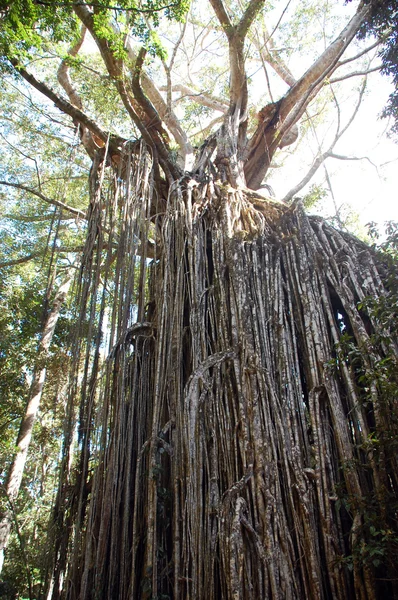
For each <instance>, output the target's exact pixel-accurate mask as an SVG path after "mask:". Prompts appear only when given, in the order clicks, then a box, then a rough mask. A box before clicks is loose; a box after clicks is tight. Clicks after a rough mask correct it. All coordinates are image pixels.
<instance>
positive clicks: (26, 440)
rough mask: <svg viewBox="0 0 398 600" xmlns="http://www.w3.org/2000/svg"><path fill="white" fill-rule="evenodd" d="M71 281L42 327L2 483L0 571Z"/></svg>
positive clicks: (66, 281) (65, 284)
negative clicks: (49, 357)
mask: <svg viewBox="0 0 398 600" xmlns="http://www.w3.org/2000/svg"><path fill="white" fill-rule="evenodd" d="M71 282H72V274H71V273H68V275H67V276H66V278H65V279H64V281H63V282H62V283H61V285H60V286H59V288H58V290H57V293H56V295H55V298H54V302H53V306H52V309H51V311H50V312H49V314H48V316H47V318H46V321H45V324H44V327H43V333H42V338H41V341H40V344H39V349H38V357H37V361H36V366H35V369H34V375H33V381H32V385H31V387H30V392H29V399H28V403H27V406H26V411H25V414H24V416H23V418H22V422H21V427H20V430H19V434H18V438H17V443H16V452H15V455H14V458H13V461H12V463H11V465H10V469H9V472H8V476H7V481H6V485H5V495H6V499H7V500H6V501H7V504H8V505H9V506H8V508H6V509H5V511H4V512H3V514H2V515H1V521H0V573H1V571H2V568H3V563H4V552H5V550H6V548H7V544H8V539H9V536H10V532H11V526H12V520H13V510H12V508H13V504H14V502H15V500H16V499H17V497H18V493H19V489H20V487H21V481H22V476H23V472H24V468H25V463H26V457H27V454H28V450H29V445H30V442H31V439H32V431H33V426H34V424H35V421H36V417H37V413H38V410H39V406H40V400H41V395H42V392H43V387H44V383H45V381H46V367H45V366H44V365H45V362H46V355H47V352H48V349H49V347H50V344H51V340H52V338H53V335H54V330H55V326H56V324H57V321H58V318H59V315H60V311H61V308H62V305H63V303H64V302H65V299H66V296H67V294H68V291H69V288H70V285H71Z"/></svg>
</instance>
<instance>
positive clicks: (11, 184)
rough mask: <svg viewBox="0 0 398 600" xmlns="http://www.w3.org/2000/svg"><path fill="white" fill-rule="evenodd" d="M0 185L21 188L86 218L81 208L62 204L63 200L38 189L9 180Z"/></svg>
mask: <svg viewBox="0 0 398 600" xmlns="http://www.w3.org/2000/svg"><path fill="white" fill-rule="evenodd" d="M0 185H6V186H8V187H13V188H16V189H18V190H23V191H24V192H28V193H29V194H33V195H34V196H37V197H38V198H40V200H43V201H44V202H47V204H52V205H53V206H58V207H59V208H62V210H66V211H67V212H69V213H71V214H72V215H74V216H75V217H79V218H81V219H86V218H87V216H86V213H85V212H83V211H82V210H79V209H78V208H73V207H72V206H68V205H67V204H64V202H61V201H60V200H55V199H54V198H48V196H45V195H44V194H42V193H41V192H39V191H38V190H35V189H33V188H31V187H28V186H27V185H23V184H22V183H13V182H11V181H0Z"/></svg>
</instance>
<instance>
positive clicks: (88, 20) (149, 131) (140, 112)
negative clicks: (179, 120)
mask: <svg viewBox="0 0 398 600" xmlns="http://www.w3.org/2000/svg"><path fill="white" fill-rule="evenodd" d="M73 7H74V11H75V13H76V15H77V16H78V18H79V19H80V20H81V21H82V23H83V24H84V25H85V26H86V27H87V29H88V30H89V32H90V33H91V35H92V36H93V38H94V41H95V42H96V44H97V46H98V49H99V51H100V53H101V56H102V59H103V61H104V64H105V66H106V68H107V71H108V73H109V75H110V77H111V79H112V80H113V82H114V84H115V87H116V89H117V91H118V93H119V96H120V98H121V100H122V102H123V104H124V106H125V108H126V110H127V112H128V114H129V116H130V118H131V120H132V121H133V123H134V124H135V125H136V127H137V128H138V130H139V131H140V133H141V135H142V137H143V139H144V140H145V142H146V143H147V144H148V145H149V146H150V147H151V148H152V151H153V154H154V156H155V158H156V159H157V160H158V161H159V163H160V164H161V166H162V168H163V170H164V173H165V175H166V177H167V179H168V180H170V181H171V180H172V179H173V178H174V179H175V178H177V177H178V176H179V174H180V173H179V169H178V168H177V166H176V165H174V164H172V163H171V161H170V158H169V149H168V147H167V138H168V136H167V133H166V131H165V130H164V129H163V126H162V122H161V120H160V118H159V115H158V114H157V113H156V109H155V108H154V107H153V106H152V105H151V103H150V102H149V100H148V99H147V98H146V97H145V94H144V93H143V91H142V90H141V85H140V77H141V74H142V62H143V57H142V56H141V57H137V61H138V63H137V65H136V68H135V70H134V74H133V81H132V84H131V85H128V83H127V80H126V76H125V73H124V64H123V61H122V59H120V58H118V57H115V55H114V52H113V51H112V49H111V47H110V45H109V42H108V41H107V40H106V39H105V38H104V37H100V36H99V35H98V34H97V32H96V29H95V25H94V18H93V13H92V12H91V11H90V10H88V8H87V6H83V5H81V3H79V2H75V3H74V4H73ZM132 86H134V91H133V89H132ZM157 160H155V164H154V168H155V170H157V167H156V163H157ZM156 176H157V178H159V174H157V175H156Z"/></svg>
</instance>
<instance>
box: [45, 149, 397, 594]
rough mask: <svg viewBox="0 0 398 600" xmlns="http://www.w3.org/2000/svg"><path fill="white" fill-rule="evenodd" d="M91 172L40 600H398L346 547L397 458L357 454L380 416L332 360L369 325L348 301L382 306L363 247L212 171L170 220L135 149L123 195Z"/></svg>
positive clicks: (182, 188)
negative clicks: (345, 339) (151, 235)
mask: <svg viewBox="0 0 398 600" xmlns="http://www.w3.org/2000/svg"><path fill="white" fill-rule="evenodd" d="M97 166H98V169H97V170H96V169H93V173H92V199H91V209H90V214H91V217H90V221H89V230H88V242H87V246H86V251H85V255H84V260H83V264H82V271H81V286H80V308H79V314H78V319H77V334H76V340H75V347H74V350H73V351H74V357H75V373H74V374H73V375H72V381H71V390H70V407H69V414H70V422H69V424H68V425H67V429H66V437H65V439H66V443H65V448H64V460H63V467H62V469H61V481H60V487H59V496H58V500H57V503H56V507H55V511H54V527H53V528H52V531H53V532H54V539H53V542H52V543H53V544H54V552H53V557H54V564H53V565H52V569H51V572H52V579H51V582H50V584H49V591H48V597H50V598H52V599H53V600H55V599H58V598H67V599H68V600H74V599H77V598H79V599H81V600H94V598H95V599H101V598H103V599H109V598H113V599H120V600H121V599H123V600H125V599H128V598H129V599H131V600H134V599H136V598H142V599H148V600H149V599H150V598H164V599H166V598H175V599H181V600H182V599H188V598H191V599H202V598H203V599H205V598H206V599H211V600H216V599H221V598H222V599H228V600H229V599H231V600H232V599H253V600H258V599H259V598H264V599H265V598H269V599H273V600H275V599H277V598H278V599H285V598H286V599H287V598H289V599H297V600H302V599H303V598H311V599H312V598H313V599H341V600H343V599H344V600H346V599H347V598H356V599H358V600H373V599H375V598H378V597H382V596H383V595H384V596H386V595H388V594H390V597H394V596H393V594H394V590H395V594H396V593H397V591H396V588H395V587H394V586H395V584H394V582H391V581H386V580H387V579H389V578H390V576H389V574H388V573H386V571H383V566H382V567H379V568H375V567H373V566H371V565H369V564H367V563H365V562H363V561H362V562H361V561H360V560H359V559H358V554H356V549H358V548H361V544H363V542H364V535H365V534H364V531H365V518H366V515H365V510H364V505H363V503H361V499H364V498H366V496H367V495H368V494H369V493H370V492H371V491H372V490H374V489H377V486H378V485H379V484H380V481H381V480H382V481H383V482H384V484H383V485H385V486H387V487H388V490H389V492H391V493H394V490H395V491H396V490H397V483H398V482H397V468H396V461H395V462H394V460H391V461H388V462H387V461H384V462H383V460H377V461H376V460H374V457H373V458H372V456H371V454H369V453H366V452H363V451H362V450H361V448H363V447H364V444H365V442H366V440H367V439H368V437H369V434H370V433H371V432H374V431H375V429H376V430H377V427H380V428H381V427H382V423H381V421H380V419H384V418H385V415H384V417H383V411H382V410H381V409H380V405H379V404H378V395H377V390H375V394H374V396H373V402H372V403H371V404H369V403H366V404H365V403H364V402H363V401H362V396H361V394H362V392H361V388H360V385H359V383H358V373H356V372H355V370H354V369H352V368H350V367H349V365H348V363H345V362H344V361H342V362H341V364H340V365H339V368H338V369H335V368H332V366H331V362H330V361H332V362H333V361H334V362H336V350H335V344H336V343H337V342H338V341H339V339H340V337H341V334H342V329H344V328H345V330H346V331H349V332H350V334H351V335H352V339H353V340H354V344H355V345H356V346H357V347H358V348H367V347H368V341H369V332H370V331H377V327H378V325H377V323H372V322H371V321H370V320H369V317H367V316H366V317H365V316H364V315H363V314H362V313H361V312H360V311H359V310H358V308H357V303H358V301H361V300H362V299H363V298H364V297H365V296H368V295H371V296H374V297H378V296H382V295H383V294H385V289H384V286H383V281H382V275H381V270H380V269H381V267H380V265H379V264H378V263H377V261H375V257H374V254H373V253H372V252H371V251H370V250H369V249H368V248H367V247H366V246H365V245H364V244H363V243H361V242H359V241H357V240H355V239H354V238H352V237H351V236H348V235H345V234H342V233H341V232H338V231H336V230H335V229H333V228H332V227H331V226H329V225H328V224H327V223H326V222H324V221H322V220H321V219H318V218H309V217H307V216H306V215H305V214H304V211H303V209H302V207H301V206H300V204H296V205H294V206H292V207H289V208H288V207H286V206H284V205H282V204H278V203H276V202H272V201H268V200H264V199H261V197H260V196H259V195H257V194H255V193H250V192H248V191H242V190H239V189H234V188H232V187H230V186H229V185H226V184H221V183H220V182H219V181H212V180H211V177H210V175H208V177H207V178H203V181H202V182H200V181H194V180H190V179H189V178H186V179H181V180H180V181H177V182H175V183H174V184H173V185H171V187H170V191H169V194H168V197H167V200H165V206H164V207H163V209H162V211H161V210H160V207H161V206H162V204H161V199H159V197H158V196H157V195H155V194H154V186H153V177H152V171H151V163H150V160H149V157H148V155H147V154H146V152H145V149H143V148H141V151H140V152H137V151H136V152H135V154H132V155H127V156H126V157H125V169H126V183H125V184H122V183H121V179H120V177H116V178H115V180H114V181H113V182H111V183H109V185H108V184H106V182H105V180H104V173H105V171H104V169H103V168H102V170H101V165H97ZM160 212H162V214H161V215H159V213H160ZM153 214H156V215H157V216H156V217H151V215H153ZM159 221H161V227H159V228H158V241H157V244H156V247H155V254H154V259H153V260H152V261H151V262H148V261H147V260H146V257H145V248H146V240H147V239H148V231H149V229H150V228H151V231H152V230H155V229H156V228H157V226H158V225H159ZM108 236H109V238H108ZM116 238H117V239H118V242H119V245H118V251H117V255H116V256H115V255H113V254H112V251H111V250H109V251H107V252H106V251H104V250H103V248H104V247H105V246H106V247H107V248H112V240H113V239H116ZM139 254H141V256H139ZM100 273H101V277H100ZM146 280H148V284H147V285H145V281H146ZM135 290H137V291H135ZM109 293H111V294H112V303H111V307H112V308H111V311H112V312H111V315H110V322H109V326H108V329H109V332H110V333H109V340H108V341H109V343H108V350H107V351H106V353H105V356H104V352H105V350H104V341H103V340H102V339H101V324H102V322H103V319H104V312H105V306H106V302H107V298H108V294H109ZM87 323H89V324H90V326H89V327H88V330H87V326H86V327H85V331H86V337H85V338H84V337H83V335H82V331H83V325H84V324H87ZM94 325H95V326H94ZM394 349H395V350H396V346H395V347H394ZM382 352H383V351H382V349H381V348H379V349H376V348H373V349H372V354H371V356H372V357H373V358H377V357H382ZM378 353H379V354H378ZM395 357H396V354H395ZM365 363H366V360H365ZM82 365H83V373H84V376H83V380H82V382H81V384H79V386H78V384H77V381H78V374H79V372H80V373H81V369H82ZM78 401H79V405H78ZM73 415H74V416H73ZM377 415H379V416H377ZM378 419H379V422H378ZM76 425H77V426H78V431H79V434H78V446H77V448H76V453H75V455H74V457H72V456H71V450H72V446H73V443H72V440H73V432H74V431H75V428H76ZM386 473H387V475H386ZM340 495H343V496H346V497H349V498H356V499H357V500H358V502H357V503H356V504H355V503H354V502H353V503H352V504H351V506H350V508H347V506H345V505H344V504H343V503H342V502H340V500H339V497H340ZM347 557H353V558H352V562H351V570H350V569H348V568H347V566H346V565H347V564H348V563H347V560H346V559H347Z"/></svg>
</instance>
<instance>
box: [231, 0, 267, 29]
mask: <svg viewBox="0 0 398 600" xmlns="http://www.w3.org/2000/svg"><path fill="white" fill-rule="evenodd" d="M264 4H265V0H251V2H249V4H248V6H247V8H246V10H245V12H244V13H243V16H242V18H241V20H240V21H239V25H238V27H237V34H238V35H239V37H246V34H247V32H248V31H249V27H250V26H251V24H252V23H253V21H254V20H255V19H256V17H257V15H258V13H259V12H260V10H261V9H262V8H263V6H264Z"/></svg>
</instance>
